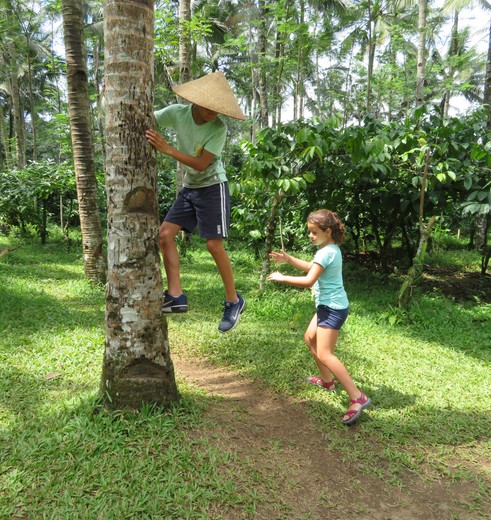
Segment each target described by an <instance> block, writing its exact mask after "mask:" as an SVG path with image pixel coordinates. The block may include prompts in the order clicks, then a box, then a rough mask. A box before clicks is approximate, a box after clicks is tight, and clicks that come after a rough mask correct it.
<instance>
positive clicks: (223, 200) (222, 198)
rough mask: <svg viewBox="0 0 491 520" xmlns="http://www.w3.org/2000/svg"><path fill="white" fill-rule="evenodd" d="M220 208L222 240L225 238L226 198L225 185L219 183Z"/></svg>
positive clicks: (226, 235)
mask: <svg viewBox="0 0 491 520" xmlns="http://www.w3.org/2000/svg"><path fill="white" fill-rule="evenodd" d="M220 206H221V214H222V236H223V238H227V237H228V230H227V198H226V196H225V184H224V183H223V182H221V183H220Z"/></svg>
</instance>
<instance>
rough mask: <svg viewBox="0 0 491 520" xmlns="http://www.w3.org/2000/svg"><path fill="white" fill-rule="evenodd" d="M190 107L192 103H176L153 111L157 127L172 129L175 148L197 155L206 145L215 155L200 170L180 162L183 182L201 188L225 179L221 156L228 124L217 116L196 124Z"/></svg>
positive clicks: (191, 186) (189, 186)
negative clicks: (203, 168) (207, 164)
mask: <svg viewBox="0 0 491 520" xmlns="http://www.w3.org/2000/svg"><path fill="white" fill-rule="evenodd" d="M191 109H192V105H181V104H176V105H170V106H168V107H165V108H163V109H162V110H158V111H156V112H155V118H156V119H157V123H158V124H159V126H160V127H162V128H174V129H175V132H176V144H177V149H178V150H180V151H181V152H184V153H186V154H188V155H191V156H193V157H199V155H200V154H201V152H202V151H203V149H205V150H207V151H208V152H210V153H212V154H213V155H214V156H215V157H214V158H213V160H212V161H211V163H210V165H209V166H208V168H206V170H204V171H202V172H199V171H197V170H195V169H194V168H190V167H189V166H186V165H184V164H183V165H182V167H183V170H184V186H185V187H186V188H204V187H205V186H212V185H213V184H219V183H221V182H225V181H226V180H227V176H226V174H225V168H224V166H223V163H222V160H221V157H220V156H221V154H222V150H223V147H224V146H225V140H226V138H227V125H226V124H225V123H224V122H223V121H222V120H221V119H220V118H219V117H216V118H215V119H213V120H212V121H209V122H208V123H204V124H203V125H197V124H196V123H195V122H194V119H193V115H192V113H191Z"/></svg>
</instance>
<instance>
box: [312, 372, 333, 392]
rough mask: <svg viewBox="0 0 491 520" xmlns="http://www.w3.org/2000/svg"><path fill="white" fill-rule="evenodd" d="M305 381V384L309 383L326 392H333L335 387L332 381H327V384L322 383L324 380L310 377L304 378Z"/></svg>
mask: <svg viewBox="0 0 491 520" xmlns="http://www.w3.org/2000/svg"><path fill="white" fill-rule="evenodd" d="M305 381H307V383H310V384H311V385H315V386H320V387H321V388H323V389H324V390H327V391H328V392H332V391H333V390H335V389H336V386H335V384H334V379H332V380H331V381H329V383H326V382H325V381H324V379H322V378H321V377H317V376H310V377H306V378H305Z"/></svg>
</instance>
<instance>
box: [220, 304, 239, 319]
mask: <svg viewBox="0 0 491 520" xmlns="http://www.w3.org/2000/svg"><path fill="white" fill-rule="evenodd" d="M236 305H237V304H236V303H231V302H225V305H224V309H223V319H224V320H229V319H230V318H231V315H232V309H233V308H234V307H235V306H236Z"/></svg>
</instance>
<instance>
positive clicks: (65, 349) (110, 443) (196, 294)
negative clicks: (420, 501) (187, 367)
mask: <svg viewBox="0 0 491 520" xmlns="http://www.w3.org/2000/svg"><path fill="white" fill-rule="evenodd" d="M6 247H9V248H11V249H12V250H11V251H10V252H9V253H7V254H5V255H4V256H2V257H1V258H0V446H1V451H0V489H1V490H2V493H1V494H0V518H16V517H17V518H33V519H34V518H35V519H38V518H60V519H65V518H67V519H68V518H70V519H73V518H87V519H95V518H104V519H105V520H107V519H113V518H114V519H122V518H179V519H181V518H193V519H195V518H196V519H197V518H210V517H212V515H211V512H212V511H215V510H219V509H220V507H222V506H223V505H226V504H228V505H237V504H240V506H241V508H243V509H244V510H245V511H248V510H249V511H250V512H251V513H250V514H251V517H254V513H253V512H254V508H255V500H257V498H256V497H257V494H256V493H255V491H254V487H255V486H257V482H254V480H253V479H251V480H250V489H248V488H247V487H246V488H245V489H244V483H243V482H244V481H242V484H241V487H240V488H239V487H238V486H237V479H236V478H234V475H233V474H232V473H228V472H227V470H226V469H223V470H222V471H220V472H219V473H216V472H214V471H213V469H214V468H216V467H218V466H220V467H221V468H226V467H227V463H228V462H229V461H228V460H227V459H228V458H229V457H230V456H231V455H230V453H224V452H223V451H220V450H217V449H216V448H215V447H213V446H212V445H211V444H209V443H208V442H207V441H206V439H202V438H199V436H196V435H194V434H193V432H196V431H198V430H199V429H200V426H201V425H202V420H203V419H202V414H201V412H202V410H203V409H204V408H205V407H206V406H207V402H208V401H209V399H211V398H210V397H209V396H207V395H204V394H203V393H201V392H200V391H199V390H197V389H196V388H192V387H187V386H186V385H184V384H183V383H180V384H179V389H180V392H181V395H182V399H181V402H180V404H179V406H178V407H176V408H175V409H174V410H172V411H171V412H170V413H161V412H159V411H158V410H154V409H152V408H151V407H148V408H146V409H143V410H141V411H140V412H138V413H134V414H125V415H122V414H118V413H107V412H100V413H95V411H94V410H95V409H96V404H97V392H98V385H99V377H100V371H101V362H102V353H103V348H104V331H103V320H104V290H103V289H102V288H100V287H91V286H90V285H89V284H88V283H87V282H86V281H85V280H84V279H83V269H82V262H81V257H80V253H79V251H78V250H74V249H72V250H65V249H64V248H63V246H60V245H59V244H48V245H47V246H45V247H40V246H37V245H34V244H30V245H25V244H22V243H13V242H11V241H8V240H7V239H5V238H2V237H0V251H1V250H2V249H3V248H6ZM444 256H445V255H444ZM232 257H233V262H234V269H235V273H236V277H237V280H238V288H239V290H240V291H241V292H242V294H243V295H244V296H245V297H246V299H247V303H248V308H247V311H246V313H245V314H244V317H243V320H242V322H241V324H240V325H239V327H238V328H237V330H235V331H233V332H232V333H230V334H228V335H220V334H219V333H218V332H217V324H218V321H219V318H220V316H221V301H222V298H223V295H222V291H221V289H220V287H221V284H220V280H219V278H218V275H217V274H216V270H215V267H214V265H213V263H212V261H211V259H210V258H209V256H208V255H207V254H206V253H205V252H204V251H203V250H202V249H198V250H195V251H191V253H190V254H189V255H188V256H187V257H186V258H184V259H183V262H182V268H183V273H184V275H183V282H184V286H185V288H186V290H187V292H188V296H189V299H190V306H191V311H190V313H189V314H188V315H186V316H182V317H175V318H174V317H173V318H172V319H171V320H169V334H170V341H171V349H173V350H174V351H179V350H185V351H187V352H191V353H195V354H196V355H200V356H202V357H205V358H207V359H209V360H212V361H213V362H214V363H217V364H221V365H226V366H229V367H233V368H234V370H236V371H238V372H241V373H244V374H247V375H248V376H250V377H252V378H254V379H257V380H260V381H267V382H268V384H269V385H270V386H271V387H272V388H273V389H275V390H277V391H279V392H282V393H284V394H287V395H291V396H293V397H295V398H299V399H302V400H303V401H304V402H305V403H306V404H307V406H308V407H309V409H310V411H311V412H312V415H313V416H314V417H315V418H316V420H317V421H318V423H319V426H320V428H322V429H323V430H325V432H326V435H328V436H329V440H330V446H331V448H337V449H339V450H341V451H343V452H344V453H345V457H346V458H347V459H349V460H353V461H356V462H357V463H358V464H359V466H360V467H361V468H363V471H366V472H367V473H369V474H375V475H378V476H381V477H383V478H384V480H386V481H390V482H391V483H392V484H394V485H399V486H402V485H403V483H404V476H405V475H406V474H407V472H417V473H418V474H419V475H421V476H423V478H427V479H429V480H434V479H440V478H443V479H451V480H460V479H461V480H465V481H467V482H471V483H472V484H473V486H472V489H473V492H472V494H471V495H470V496H469V510H474V511H479V510H480V508H482V507H483V504H484V503H485V501H487V500H488V499H487V497H488V496H489V493H490V491H491V487H490V482H491V478H490V468H489V448H490V442H489V432H490V431H491V410H490V405H489V403H490V402H491V384H490V383H491V376H490V374H491V370H490V368H491V367H490V365H491V306H490V305H489V304H488V305H486V304H477V303H475V302H474V303H472V302H470V303H465V304H459V303H455V302H453V301H451V300H449V299H448V298H444V297H442V296H441V295H440V294H439V293H435V294H432V293H429V294H428V293H427V294H418V295H416V298H415V303H414V305H413V307H412V309H411V313H410V318H411V320H410V323H409V320H408V317H407V316H405V315H403V314H401V313H399V312H398V311H397V310H395V309H394V308H393V303H394V300H395V294H396V291H397V288H398V286H399V284H400V279H397V278H395V277H394V278H389V279H388V280H387V279H383V278H382V277H380V276H378V275H377V274H376V273H374V272H373V271H369V270H366V269H360V268H358V267H356V266H355V265H352V264H347V265H346V267H345V278H346V286H347V290H348V293H349V296H350V299H351V309H352V312H351V315H350V318H349V320H348V322H347V324H346V325H345V327H344V330H343V333H342V336H341V338H340V342H339V347H338V354H339V356H340V357H341V358H342V359H343V361H344V362H345V363H346V365H347V366H348V367H349V370H350V372H351V373H352V375H353V376H354V378H355V380H356V381H357V383H359V385H360V387H362V388H363V390H364V391H365V393H367V394H368V395H370V397H371V398H372V401H373V407H372V408H371V409H370V411H369V412H368V413H366V414H365V415H364V416H363V418H362V420H361V421H360V423H359V424H358V425H357V426H356V427H355V429H354V430H353V429H351V431H352V432H354V433H353V434H352V435H346V427H345V426H343V425H341V424H340V423H339V418H340V416H342V413H343V411H344V410H345V408H346V405H347V399H346V396H345V394H344V393H343V392H337V393H336V394H327V393H325V392H319V391H317V389H315V388H313V387H310V386H309V385H305V384H304V382H303V378H304V377H305V376H306V375H309V374H310V373H311V371H312V370H313V363H312V361H311V359H310V358H309V355H308V353H307V350H306V348H305V346H304V344H303V341H302V336H303V332H304V329H305V327H306V325H307V323H308V320H309V319H310V317H311V314H312V311H313V302H312V300H311V297H310V294H309V292H308V291H300V290H296V289H293V288H289V287H286V286H274V285H271V286H268V289H267V291H266V292H265V293H264V294H260V293H259V292H258V290H257V279H258V274H259V266H258V264H257V263H256V262H254V260H253V259H252V258H251V256H250V255H249V254H248V253H246V252H241V251H236V252H234V253H233V254H232ZM445 258H448V257H447V256H445ZM459 258H460V257H459V256H458V255H455V260H453V265H455V264H456V263H458V262H459ZM435 259H436V260H435V261H438V256H437V255H435ZM430 261H431V260H430ZM478 263H479V258H478V257H477V255H476V256H474V257H472V258H469V257H468V254H467V253H466V254H465V269H470V270H478ZM282 268H284V266H282ZM462 269H464V267H463V266H462ZM354 442H355V443H356V449H353V443H354ZM163 483H165V485H162V484H163ZM262 485H267V483H263V484H262ZM213 518H217V516H213Z"/></svg>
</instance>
